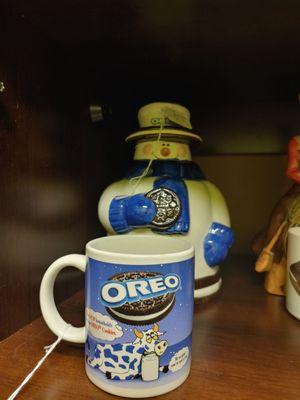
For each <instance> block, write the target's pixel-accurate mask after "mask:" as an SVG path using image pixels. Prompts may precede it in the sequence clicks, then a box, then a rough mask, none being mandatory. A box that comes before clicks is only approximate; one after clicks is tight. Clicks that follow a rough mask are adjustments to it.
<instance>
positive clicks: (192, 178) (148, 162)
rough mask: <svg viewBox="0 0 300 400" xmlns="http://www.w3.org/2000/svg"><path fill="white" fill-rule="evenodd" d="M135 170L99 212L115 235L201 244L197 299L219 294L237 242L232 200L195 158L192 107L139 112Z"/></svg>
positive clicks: (156, 106) (154, 106) (110, 191)
mask: <svg viewBox="0 0 300 400" xmlns="http://www.w3.org/2000/svg"><path fill="white" fill-rule="evenodd" d="M138 120H139V125H140V129H139V131H137V132H135V133H133V134H131V135H129V136H128V137H127V138H126V141H127V142H132V141H134V142H136V147H135V153H134V161H133V165H132V168H131V169H130V170H129V171H128V173H127V175H126V177H125V178H124V179H122V180H120V181H118V182H115V183H113V184H112V185H110V186H109V187H108V188H107V189H106V190H105V191H104V193H103V194H102V196H101V198H100V201H99V207H98V213H99V218H100V221H101V223H102V225H103V226H104V227H105V229H106V230H107V233H108V234H109V235H113V234H130V235H139V234H140V233H143V234H145V233H146V234H149V235H170V236H173V235H174V236H182V237H183V238H184V239H186V240H189V241H191V242H192V243H193V245H194V247H195V292H194V296H195V299H196V300H197V299H198V300H201V299H204V298H207V297H209V296H212V295H214V294H215V293H217V292H218V290H219V289H220V286H221V282H222V280H221V276H220V272H219V264H220V263H221V262H222V261H224V259H225V258H226V256H227V253H228V249H229V248H230V246H231V245H232V243H233V233H232V230H231V228H230V227H229V226H230V218H229V214H228V209H227V206H226V202H225V200H224V198H223V196H222V194H221V193H220V191H219V190H218V189H217V188H216V186H215V185H213V184H212V183H211V182H209V181H207V180H206V179H205V176H204V175H203V173H202V171H201V170H200V168H199V167H198V165H197V164H196V163H194V162H193V161H192V159H191V150H190V145H192V146H193V145H195V144H197V142H201V138H200V137H199V136H198V135H197V134H195V133H194V132H192V129H191V128H192V127H191V124H190V113H189V111H188V110H187V109H186V108H185V107H183V106H181V105H178V104H173V103H151V104H148V105H146V106H144V107H142V108H141V109H140V110H139V113H138Z"/></svg>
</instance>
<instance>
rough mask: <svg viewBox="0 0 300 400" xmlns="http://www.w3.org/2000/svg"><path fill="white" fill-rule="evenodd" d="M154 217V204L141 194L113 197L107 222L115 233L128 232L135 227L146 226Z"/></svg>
mask: <svg viewBox="0 0 300 400" xmlns="http://www.w3.org/2000/svg"><path fill="white" fill-rule="evenodd" d="M155 215H156V207H155V204H154V203H153V201H151V200H150V199H148V198H147V197H145V195H144V194H142V193H140V194H136V195H133V196H127V197H115V198H114V199H113V200H112V202H111V203H110V207H109V222H110V224H111V226H112V228H113V229H114V231H115V232H117V233H123V232H128V231H130V230H131V229H132V228H135V227H142V226H148V225H149V224H150V223H151V221H152V220H153V219H154V217H155Z"/></svg>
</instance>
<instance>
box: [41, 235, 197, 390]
mask: <svg viewBox="0 0 300 400" xmlns="http://www.w3.org/2000/svg"><path fill="white" fill-rule="evenodd" d="M67 266H73V267H76V268H78V269H80V270H81V271H83V272H85V307H86V312H85V315H86V324H85V327H82V328H75V327H72V326H70V327H68V328H67V326H68V325H67V323H66V322H65V321H64V320H63V319H62V318H61V316H60V315H59V313H58V311H57V308H56V305H55V302H54V298H53V286H54V282H55V279H56V276H57V274H58V273H59V272H60V271H61V270H62V269H63V268H65V267H67ZM193 293H194V248H193V246H192V245H191V244H190V243H189V242H187V241H184V240H182V239H175V238H171V237H165V236H158V235H155V236H136V235H118V236H108V237H103V238H100V239H95V240H92V241H91V242H89V243H88V244H87V245H86V256H84V255H78V254H72V255H67V256H64V257H61V258H59V259H58V260H56V261H55V262H54V263H53V264H52V265H50V267H49V268H48V270H47V271H46V273H45V275H44V277H43V280H42V284H41V289H40V303H41V309H42V314H43V317H44V319H45V321H46V323H47V324H48V326H49V328H50V329H51V330H52V331H53V332H54V333H55V334H56V335H58V336H62V337H63V339H64V340H67V341H70V342H74V343H85V360H86V373H87V375H88V377H89V378H90V380H91V381H92V382H93V383H94V384H95V385H97V386H98V387H100V388H101V389H103V390H105V391H107V392H109V393H112V394H115V395H119V396H125V397H138V398H142V397H150V396H157V395H160V394H163V393H166V392H169V391H170V390H173V389H175V388H176V387H178V386H179V385H181V384H182V383H183V382H184V381H185V379H186V378H187V376H188V374H189V371H190V363H191V339H192V321H193Z"/></svg>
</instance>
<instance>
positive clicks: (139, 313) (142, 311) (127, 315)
mask: <svg viewBox="0 0 300 400" xmlns="http://www.w3.org/2000/svg"><path fill="white" fill-rule="evenodd" d="M160 277H162V278H164V275H163V274H160V273H158V272H140V271H139V272H125V273H122V274H118V275H114V276H112V277H111V278H110V282H113V281H119V282H125V281H140V280H145V281H146V280H148V279H151V278H160ZM174 304H175V295H174V293H173V292H167V293H163V294H162V295H155V294H152V295H151V296H150V295H149V297H147V298H140V299H138V300H137V301H131V302H129V301H127V302H125V303H124V304H122V305H121V306H118V307H106V310H107V311H108V313H109V314H110V315H111V316H112V317H113V318H114V319H116V320H118V321H120V322H123V323H125V324H128V325H148V324H152V323H154V322H158V321H160V320H161V319H163V318H165V317H166V316H167V315H168V314H169V312H170V311H171V310H172V308H173V306H174Z"/></svg>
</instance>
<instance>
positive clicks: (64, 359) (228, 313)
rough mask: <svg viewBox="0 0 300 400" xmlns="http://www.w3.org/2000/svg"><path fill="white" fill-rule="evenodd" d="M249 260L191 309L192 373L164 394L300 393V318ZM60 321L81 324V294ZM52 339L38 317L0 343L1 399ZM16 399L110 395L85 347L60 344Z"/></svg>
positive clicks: (264, 398)
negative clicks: (91, 376)
mask: <svg viewBox="0 0 300 400" xmlns="http://www.w3.org/2000/svg"><path fill="white" fill-rule="evenodd" d="M252 265H253V260H252V259H251V258H245V257H235V258H232V259H231V260H229V261H227V263H226V265H224V266H223V272H224V285H223V290H222V293H221V294H220V296H219V297H218V298H217V299H215V300H214V301H213V302H211V303H209V304H206V305H198V306H196V309H195V320H194V331H193V360H192V370H191V374H190V377H189V378H188V380H187V381H186V382H185V384H184V385H182V386H181V387H180V388H178V389H177V390H175V391H174V392H171V393H168V394H167V395H164V396H162V397H163V398H165V399H172V400H176V399H180V400H184V399H189V400H193V399H199V398H201V400H205V399H209V400H214V399H218V400H219V399H222V400H226V399H228V400H229V399H230V400H235V399H236V400H241V399H250V398H254V399H259V400H268V399H270V400H271V399H272V400H273V399H285V400H289V399H291V400H294V399H296V398H299V396H300V381H299V374H300V335H299V332H300V323H299V321H297V320H296V319H294V318H293V317H292V316H290V315H289V314H288V313H287V311H286V310H285V308H284V299H283V298H279V297H275V296H269V295H267V294H266V293H265V292H264V290H263V288H262V276H258V275H256V274H255V273H254V272H253V271H252ZM61 311H62V312H63V315H64V317H65V318H66V319H68V320H69V321H72V323H74V324H80V323H81V321H82V318H83V317H82V316H83V293H82V292H78V293H77V294H76V295H74V296H73V297H71V298H70V299H69V300H67V301H66V302H64V303H63V304H62V307H61ZM54 339H55V338H54V336H53V335H52V333H51V332H50V331H49V329H48V328H47V326H46V325H45V323H44V322H43V320H42V319H41V318H38V319H37V320H35V321H34V322H33V323H31V324H29V325H27V326H26V327H24V328H23V329H21V330H20V331H18V332H16V333H15V334H14V335H12V336H10V337H9V338H7V339H6V340H4V341H3V342H2V343H0V371H1V372H0V388H1V389H0V390H1V398H6V397H7V396H8V395H9V394H10V393H11V392H12V391H13V390H14V389H15V388H16V386H18V385H19V383H20V382H21V381H22V379H23V378H24V376H25V375H26V374H27V373H28V372H29V371H30V370H31V368H32V367H33V366H34V364H35V363H36V362H37V360H38V359H39V358H40V357H41V356H42V354H43V350H42V349H43V346H45V345H47V344H50V343H51V342H52V341H53V340H54ZM18 398H19V399H27V400H28V399H50V398H51V400H56V399H62V398H64V399H65V400H68V399H72V400H73V399H75V398H76V399H109V398H111V399H113V398H115V397H113V396H110V395H108V394H107V393H105V392H102V391H101V390H99V389H98V388H96V387H95V386H94V385H93V384H92V383H91V382H90V381H89V380H88V378H87V377H86V375H85V372H84V354H83V347H81V346H74V345H69V344H67V343H61V344H60V345H59V347H58V348H57V349H56V350H55V351H54V353H53V354H52V355H51V356H50V357H49V359H48V360H47V361H46V363H45V364H44V365H43V366H42V368H41V369H40V370H39V371H38V372H37V373H36V375H35V376H34V377H33V379H32V380H31V382H30V383H29V384H28V385H27V386H26V388H24V390H23V391H22V393H21V394H20V395H19V397H18Z"/></svg>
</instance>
